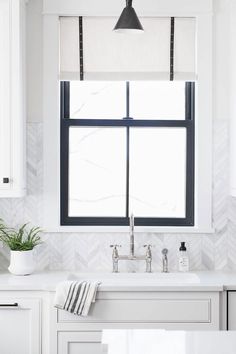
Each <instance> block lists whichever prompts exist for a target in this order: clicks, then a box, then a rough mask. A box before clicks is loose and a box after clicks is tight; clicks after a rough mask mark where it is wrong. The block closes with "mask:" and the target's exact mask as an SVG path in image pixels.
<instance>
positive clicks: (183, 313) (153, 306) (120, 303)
mask: <svg viewBox="0 0 236 354" xmlns="http://www.w3.org/2000/svg"><path fill="white" fill-rule="evenodd" d="M211 312H212V302H211V298H210V297H208V298H207V297H206V298H201V296H199V297H198V296H197V294H196V296H195V298H193V297H192V298H191V296H190V298H178V297H174V296H173V297H172V298H170V296H165V294H163V295H162V296H161V295H160V296H159V297H158V298H149V299H144V298H143V299H142V298H140V299H137V298H136V299H131V298H128V299H125V298H121V299H118V298H115V299H98V300H97V301H96V303H95V304H93V305H92V307H91V309H90V313H89V316H87V317H79V316H77V315H73V314H70V313H68V312H66V311H63V310H57V322H58V323H63V322H87V323H89V322H100V323H101V322H113V323H114V322H122V323H125V322H127V323H130V322H143V323H150V322H155V323H158V322H161V323H165V322H166V323H169V322H176V323H178V322H179V323H194V322H195V323H196V322H198V323H210V322H211Z"/></svg>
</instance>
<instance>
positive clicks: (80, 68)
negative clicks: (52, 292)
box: [79, 16, 84, 81]
mask: <svg viewBox="0 0 236 354" xmlns="http://www.w3.org/2000/svg"><path fill="white" fill-rule="evenodd" d="M79 60H80V66H79V70H80V80H81V81H83V80H84V47H83V17H82V16H79Z"/></svg>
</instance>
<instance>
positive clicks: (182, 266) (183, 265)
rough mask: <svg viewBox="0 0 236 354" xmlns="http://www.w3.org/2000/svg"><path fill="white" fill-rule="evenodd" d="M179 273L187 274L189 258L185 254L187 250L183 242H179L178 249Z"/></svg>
mask: <svg viewBox="0 0 236 354" xmlns="http://www.w3.org/2000/svg"><path fill="white" fill-rule="evenodd" d="M179 271H180V272H188V271H189V257H188V253H187V248H186V246H185V242H181V244H180V248H179Z"/></svg>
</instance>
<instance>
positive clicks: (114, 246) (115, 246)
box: [110, 245, 122, 248]
mask: <svg viewBox="0 0 236 354" xmlns="http://www.w3.org/2000/svg"><path fill="white" fill-rule="evenodd" d="M110 247H112V248H117V247H122V246H121V245H110Z"/></svg>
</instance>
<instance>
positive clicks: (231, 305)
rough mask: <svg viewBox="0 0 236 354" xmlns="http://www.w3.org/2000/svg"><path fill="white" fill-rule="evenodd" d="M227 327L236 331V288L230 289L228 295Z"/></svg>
mask: <svg viewBox="0 0 236 354" xmlns="http://www.w3.org/2000/svg"><path fill="white" fill-rule="evenodd" d="M227 329H228V330H229V331H236V290H235V291H228V296H227Z"/></svg>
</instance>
